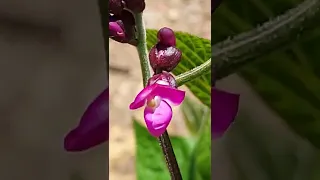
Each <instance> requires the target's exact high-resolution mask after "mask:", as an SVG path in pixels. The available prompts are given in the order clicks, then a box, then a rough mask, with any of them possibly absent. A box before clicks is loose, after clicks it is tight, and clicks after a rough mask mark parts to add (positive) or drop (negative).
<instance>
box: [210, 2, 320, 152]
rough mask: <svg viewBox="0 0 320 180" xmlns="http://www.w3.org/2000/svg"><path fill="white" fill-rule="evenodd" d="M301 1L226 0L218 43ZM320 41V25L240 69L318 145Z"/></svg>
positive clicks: (217, 28) (219, 11) (218, 19)
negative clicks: (245, 0)
mask: <svg viewBox="0 0 320 180" xmlns="http://www.w3.org/2000/svg"><path fill="white" fill-rule="evenodd" d="M252 2H254V3H252ZM299 2H302V1H301V0H296V1H292V0H285V1H275V0H272V1H267V0H254V1H252V0H250V1H249V0H248V1H247V3H246V2H244V1H241V2H240V1H224V2H223V4H222V6H221V7H219V8H218V9H217V11H216V13H215V14H214V15H213V19H212V22H215V23H214V24H215V25H214V26H212V33H213V34H214V36H213V37H212V38H213V42H218V41H220V40H222V39H224V38H227V37H228V36H230V35H235V34H238V33H240V32H244V31H247V30H250V29H252V28H254V27H255V26H256V25H257V24H260V23H262V22H265V21H267V20H268V19H269V18H270V17H275V16H277V15H279V14H282V13H283V12H285V11H286V10H288V9H289V8H292V7H295V6H296V5H297V4H298V3H299ZM248 9H250V10H249V11H248ZM315 23H316V22H315ZM311 34H312V35H311ZM311 36H312V38H310V37H311ZM319 40H320V25H319V26H318V27H317V28H316V29H312V30H311V31H310V33H306V34H301V35H300V36H299V40H296V41H295V42H294V43H292V44H287V45H284V48H283V49H277V50H275V51H273V52H270V53H269V54H265V55H264V56H263V57H261V58H259V59H257V60H256V61H255V62H254V63H252V64H250V65H248V66H246V67H244V68H243V69H242V70H241V71H240V72H239V75H241V76H242V77H243V78H245V80H246V81H247V82H249V84H250V85H251V87H252V88H253V89H254V90H255V91H256V92H257V93H258V94H259V95H260V96H261V97H262V99H263V100H264V101H265V102H266V103H267V104H268V105H269V106H270V107H271V108H272V109H273V110H274V111H275V112H277V113H278V115H279V116H280V117H282V119H283V120H285V122H286V123H287V124H288V125H289V126H290V127H291V128H292V129H293V130H294V131H295V132H296V133H297V134H299V135H300V136H301V137H303V138H306V139H308V140H309V141H310V142H311V143H312V144H313V145H314V146H315V147H317V148H320V106H319V104H320V94H319V92H320V73H319V72H320V68H319V67H320V61H319V58H320V51H319V49H318V48H317V47H319V46H320V41H319Z"/></svg>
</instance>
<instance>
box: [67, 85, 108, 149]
mask: <svg viewBox="0 0 320 180" xmlns="http://www.w3.org/2000/svg"><path fill="white" fill-rule="evenodd" d="M108 139H109V89H108V88H107V89H105V90H104V91H103V92H102V93H101V94H100V95H99V96H98V97H97V98H96V99H95V100H94V101H93V102H92V103H91V104H90V105H89V106H88V108H87V109H86V111H85V112H84V114H83V115H82V117H81V119H80V122H79V124H78V125H77V126H76V127H75V128H74V129H73V130H71V131H70V132H69V133H68V134H67V135H66V137H65V139H64V148H65V149H66V150H67V151H70V152H76V151H84V150H87V149H90V148H92V147H94V146H97V145H99V144H101V143H103V142H105V141H107V140H108Z"/></svg>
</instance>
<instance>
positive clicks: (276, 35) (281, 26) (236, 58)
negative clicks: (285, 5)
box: [212, 0, 320, 80]
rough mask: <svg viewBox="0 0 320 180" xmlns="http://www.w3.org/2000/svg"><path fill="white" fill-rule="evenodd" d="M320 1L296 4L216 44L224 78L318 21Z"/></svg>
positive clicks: (216, 63) (215, 53) (214, 52)
mask: <svg viewBox="0 0 320 180" xmlns="http://www.w3.org/2000/svg"><path fill="white" fill-rule="evenodd" d="M319 9H320V1H319V0H305V1H304V2H302V3H301V4H300V5H298V6H297V7H296V8H293V9H291V10H288V11H287V12H286V13H285V14H283V15H281V16H278V17H276V18H275V19H273V20H270V21H269V22H266V23H265V24H263V25H262V26H260V27H257V28H256V29H254V30H251V31H249V32H245V33H242V34H240V35H237V36H236V37H234V38H228V39H227V40H224V41H223V42H220V43H217V44H215V45H213V46H212V59H213V64H212V66H213V67H212V68H213V69H216V72H215V74H216V77H215V78H216V79H217V80H218V79H222V78H224V77H226V76H228V75H230V74H232V73H235V72H236V71H237V70H238V69H239V68H241V67H243V66H244V65H246V64H248V63H250V62H251V61H253V60H254V59H257V58H258V57H261V56H262V55H264V54H266V53H269V52H272V51H274V50H275V49H278V48H280V47H282V46H283V45H285V44H287V43H290V42H292V41H294V40H296V39H297V38H298V34H301V33H302V32H303V31H307V30H310V29H312V28H314V27H315V26H317V25H318V22H319V20H320V10H319Z"/></svg>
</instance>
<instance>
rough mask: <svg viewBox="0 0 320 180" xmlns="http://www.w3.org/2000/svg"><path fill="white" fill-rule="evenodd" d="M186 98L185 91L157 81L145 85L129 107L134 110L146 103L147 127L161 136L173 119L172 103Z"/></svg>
mask: <svg viewBox="0 0 320 180" xmlns="http://www.w3.org/2000/svg"><path fill="white" fill-rule="evenodd" d="M161 82H162V81H161ZM163 82H164V81H163ZM184 98H185V92H184V91H181V90H178V89H176V88H173V87H171V86H169V85H168V84H166V85H163V84H158V83H155V84H152V85H149V86H147V87H145V88H144V89H143V90H142V91H141V92H140V93H139V94H138V95H137V96H136V98H135V100H134V101H133V102H132V103H131V104H130V107H129V108H130V109H131V110H133V109H138V108H141V107H142V106H144V105H146V107H145V109H144V120H145V123H146V125H147V129H148V130H149V132H150V134H151V135H153V136H155V137H159V136H160V135H161V134H163V133H164V132H165V130H166V129H167V127H168V125H169V123H170V121H171V118H172V108H171V106H170V105H174V106H178V105H180V104H181V103H182V101H183V100H184Z"/></svg>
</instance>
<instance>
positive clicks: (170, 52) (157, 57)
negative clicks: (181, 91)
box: [149, 43, 182, 74]
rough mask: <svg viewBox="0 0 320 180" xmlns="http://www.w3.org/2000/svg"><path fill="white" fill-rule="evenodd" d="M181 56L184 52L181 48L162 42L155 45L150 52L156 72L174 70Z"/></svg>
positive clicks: (151, 62)
mask: <svg viewBox="0 0 320 180" xmlns="http://www.w3.org/2000/svg"><path fill="white" fill-rule="evenodd" d="M181 57H182V53H181V51H180V50H179V49H177V48H176V47H174V46H170V47H168V46H165V45H162V44H161V43H158V44H156V45H155V46H153V47H152V48H151V50H150V52H149V61H150V65H151V67H152V69H153V71H154V72H155V73H156V74H158V73H159V72H162V71H167V72H170V71H172V70H173V69H174V68H175V67H176V66H177V65H178V64H179V62H180V60H181Z"/></svg>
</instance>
